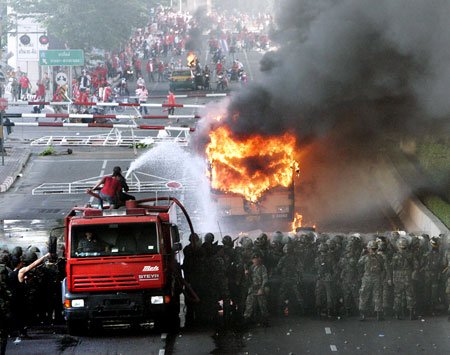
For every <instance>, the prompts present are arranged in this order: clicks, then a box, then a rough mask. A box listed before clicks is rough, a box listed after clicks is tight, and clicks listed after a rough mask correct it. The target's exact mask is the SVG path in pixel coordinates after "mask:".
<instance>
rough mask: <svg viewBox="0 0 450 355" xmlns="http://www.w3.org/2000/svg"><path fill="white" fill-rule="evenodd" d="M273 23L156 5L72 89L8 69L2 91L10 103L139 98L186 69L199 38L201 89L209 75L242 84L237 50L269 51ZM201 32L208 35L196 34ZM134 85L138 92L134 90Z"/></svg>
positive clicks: (86, 110) (37, 109)
mask: <svg viewBox="0 0 450 355" xmlns="http://www.w3.org/2000/svg"><path fill="white" fill-rule="evenodd" d="M272 25H273V19H272V17H271V15H266V14H258V15H253V16H251V15H247V14H242V13H238V12H223V13H219V12H213V13H210V14H208V15H207V16H206V17H205V18H202V19H200V18H198V16H193V15H191V14H189V13H178V12H175V11H173V10H171V9H169V8H163V7H157V8H156V9H154V10H153V11H152V12H151V13H149V22H148V24H147V25H146V26H145V27H143V28H138V29H136V30H135V31H134V33H133V34H132V36H131V37H130V39H129V41H128V42H127V43H125V44H124V45H123V47H122V48H121V49H117V50H111V51H108V52H104V53H103V59H101V60H100V61H99V62H98V64H97V65H95V66H94V67H89V66H88V67H86V68H84V69H83V70H82V71H81V73H80V72H78V74H76V75H75V79H74V80H73V81H72V83H71V91H69V87H68V85H57V84H56V83H53V84H54V85H53V86H52V85H50V84H51V83H50V78H49V75H48V74H47V73H45V74H44V77H43V78H41V79H40V80H39V81H37V82H36V83H31V82H30V80H29V79H28V76H27V73H25V72H22V71H21V70H20V68H17V70H15V71H11V72H10V73H8V82H7V84H6V91H7V92H8V93H9V94H10V95H11V101H13V102H14V101H18V100H24V101H53V102H69V101H71V102H112V101H120V100H125V101H128V100H129V97H130V96H132V97H133V99H135V100H136V102H139V101H141V99H140V98H139V97H138V96H139V94H142V92H145V91H147V92H149V91H150V87H149V85H150V84H151V83H156V82H163V81H167V80H168V78H169V77H170V73H171V72H172V71H173V70H174V69H177V68H180V69H181V68H184V67H187V66H188V63H187V61H186V55H187V53H188V52H190V51H193V52H195V53H196V54H198V55H199V54H200V52H201V47H202V46H203V45H206V43H202V41H203V42H204V41H206V40H207V41H208V46H209V50H210V53H211V58H212V63H211V64H210V65H209V66H208V63H204V64H205V65H204V66H202V73H201V74H202V76H203V77H205V75H206V77H207V83H208V85H202V86H199V87H201V88H206V89H209V88H212V87H211V86H210V85H209V81H212V80H213V78H214V80H216V81H217V82H218V85H217V87H221V86H225V88H226V87H227V84H228V82H230V81H233V80H236V81H241V82H242V83H243V84H244V83H246V81H247V76H246V73H245V71H243V70H242V68H241V62H240V61H239V59H238V57H237V56H238V53H239V52H241V51H243V50H266V49H268V48H269V47H270V41H269V37H268V33H269V31H270V29H271V28H272ZM199 33H201V34H202V36H204V35H207V37H205V38H200V37H199V35H198V34H199ZM238 65H239V66H240V68H239V76H237V75H238V71H237V70H238V69H237V66H238ZM209 67H211V68H212V70H211V72H210V69H209ZM193 69H195V67H193ZM204 71H206V74H205V72H204ZM75 73H77V72H76V70H75ZM197 74H198V73H197ZM241 74H243V75H241ZM209 75H211V76H212V77H211V78H210V77H209ZM223 77H224V78H223ZM238 79H239V80H238ZM241 79H242V80H241ZM138 81H139V83H138ZM219 82H220V83H219ZM135 88H136V89H139V90H140V92H139V93H136V92H135ZM52 90H53V91H52ZM141 98H142V95H141ZM43 108H44V106H42V105H37V106H35V107H33V112H34V113H40V112H41V111H42V109H43ZM51 109H53V110H54V111H55V112H56V113H58V112H62V111H66V110H67V106H63V105H54V106H52V107H51ZM73 110H74V111H76V112H77V113H92V112H93V113H96V112H97V111H98V109H97V108H94V107H92V106H82V105H78V106H76V107H73Z"/></svg>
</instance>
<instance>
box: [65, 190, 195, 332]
mask: <svg viewBox="0 0 450 355" xmlns="http://www.w3.org/2000/svg"><path fill="white" fill-rule="evenodd" d="M161 200H166V201H165V202H167V203H165V204H164V205H160V203H161ZM176 205H179V206H180V207H181V209H182V210H183V212H184V213H185V216H186V218H187V220H188V223H189V226H190V228H191V233H193V228H192V224H191V222H190V219H189V216H188V215H187V212H186V210H185V209H184V207H183V206H182V205H181V204H180V203H179V201H178V200H176V199H175V198H169V197H167V198H162V199H161V198H159V199H158V200H156V199H145V200H139V201H128V202H127V206H126V207H125V208H124V209H118V210H100V209H94V208H74V209H72V211H71V212H70V213H69V214H68V215H67V217H66V218H65V230H64V237H65V247H66V259H67V264H66V278H65V280H64V282H63V293H62V294H63V303H64V312H65V318H66V321H67V326H68V330H69V333H70V334H77V333H80V332H82V331H83V330H86V329H87V328H88V326H92V325H107V324H114V323H127V324H130V325H137V324H141V325H148V324H151V323H157V324H162V326H163V327H166V326H167V327H178V326H179V309H180V306H179V296H180V293H181V292H182V289H183V280H182V276H181V272H180V265H179V263H178V260H177V255H178V251H179V250H181V244H180V237H179V232H178V226H177V224H176Z"/></svg>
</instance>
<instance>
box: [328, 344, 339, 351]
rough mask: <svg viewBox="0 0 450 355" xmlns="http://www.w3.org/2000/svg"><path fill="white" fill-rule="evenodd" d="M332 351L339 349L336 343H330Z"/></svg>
mask: <svg viewBox="0 0 450 355" xmlns="http://www.w3.org/2000/svg"><path fill="white" fill-rule="evenodd" d="M330 349H331V351H338V350H337V346H336V345H330Z"/></svg>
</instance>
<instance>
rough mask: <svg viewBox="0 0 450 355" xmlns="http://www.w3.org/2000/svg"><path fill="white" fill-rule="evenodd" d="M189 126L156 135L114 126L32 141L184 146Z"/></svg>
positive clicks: (112, 145) (39, 143)
mask: <svg viewBox="0 0 450 355" xmlns="http://www.w3.org/2000/svg"><path fill="white" fill-rule="evenodd" d="M189 138H190V129H189V127H187V128H186V127H165V129H162V130H159V131H158V135H157V136H156V137H148V136H147V137H145V136H135V135H134V132H133V130H131V136H130V135H124V134H123V132H122V131H121V130H119V129H118V128H116V127H114V128H112V129H111V130H110V131H109V132H108V133H106V134H96V135H92V136H77V135H75V136H45V137H41V138H38V139H35V140H33V141H32V142H31V145H33V146H58V145H59V146H96V147H132V146H135V145H136V144H145V145H151V144H158V143H175V144H178V145H180V146H182V147H186V146H188V144H189Z"/></svg>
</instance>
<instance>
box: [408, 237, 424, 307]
mask: <svg viewBox="0 0 450 355" xmlns="http://www.w3.org/2000/svg"><path fill="white" fill-rule="evenodd" d="M410 250H411V256H412V258H413V260H414V261H413V264H414V270H413V273H412V276H411V277H412V287H413V293H414V298H415V300H416V310H417V312H418V313H419V314H421V315H422V314H423V313H424V311H425V271H424V268H425V257H424V255H425V252H424V250H423V248H422V245H421V240H420V239H419V238H417V237H415V238H412V239H411V245H410Z"/></svg>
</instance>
